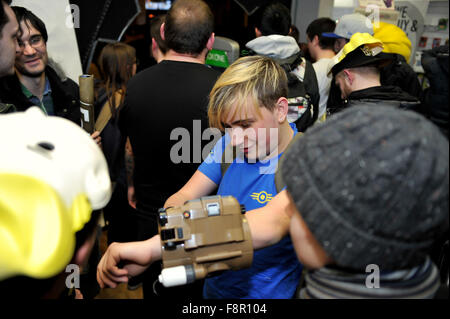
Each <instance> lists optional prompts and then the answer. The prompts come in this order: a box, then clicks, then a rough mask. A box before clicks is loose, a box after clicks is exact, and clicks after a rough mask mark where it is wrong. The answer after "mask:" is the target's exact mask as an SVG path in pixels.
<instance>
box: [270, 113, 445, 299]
mask: <svg viewBox="0 0 450 319" xmlns="http://www.w3.org/2000/svg"><path fill="white" fill-rule="evenodd" d="M276 178H277V188H278V189H281V188H284V187H286V190H287V191H288V193H289V195H290V199H291V200H290V206H289V207H290V211H291V214H292V217H291V225H290V234H291V238H292V241H293V243H294V247H295V249H296V252H297V255H298V257H299V260H300V261H301V262H302V263H303V264H304V265H305V267H307V268H308V270H307V272H306V276H305V286H304V287H303V288H302V289H301V291H300V297H301V298H433V297H434V296H435V293H436V291H437V290H438V288H439V286H440V282H439V273H438V269H437V267H436V265H435V264H434V263H433V262H432V261H431V259H430V257H429V250H430V247H431V246H432V244H433V243H434V241H435V240H436V239H437V238H438V237H439V236H440V235H442V234H443V233H444V232H445V231H448V226H449V215H448V208H449V184H448V179H449V145H448V141H447V140H446V139H445V137H444V136H443V135H442V134H441V133H440V131H439V129H438V128H437V127H436V126H434V125H433V124H432V123H431V122H429V121H427V120H426V119H425V118H423V117H422V116H420V115H418V114H416V113H415V112H410V111H401V110H398V109H395V108H392V107H389V106H384V105H382V104H380V105H379V107H377V108H374V107H369V106H365V105H359V106H357V107H353V108H349V109H347V110H345V111H343V112H341V113H339V114H337V115H336V116H334V117H333V118H330V119H329V120H327V122H325V123H324V124H322V125H320V126H317V127H313V128H312V129H311V130H309V131H308V132H306V133H305V134H304V135H303V136H301V137H300V138H298V137H296V138H294V140H293V142H292V143H291V145H290V146H289V148H288V149H287V150H286V151H285V154H284V156H283V158H282V160H281V162H280V169H279V170H278V173H277V177H276Z"/></svg>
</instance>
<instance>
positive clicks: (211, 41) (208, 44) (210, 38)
mask: <svg viewBox="0 0 450 319" xmlns="http://www.w3.org/2000/svg"><path fill="white" fill-rule="evenodd" d="M214 36H215V35H214V32H213V33H211V36H210V37H209V39H208V42H206V48H207V49H208V51H211V50H212V48H213V46H214Z"/></svg>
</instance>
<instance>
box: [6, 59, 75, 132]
mask: <svg viewBox="0 0 450 319" xmlns="http://www.w3.org/2000/svg"><path fill="white" fill-rule="evenodd" d="M45 75H46V76H47V78H48V80H49V82H50V86H51V89H52V99H53V105H54V108H55V115H56V116H60V117H63V118H66V119H68V120H70V121H72V122H74V123H76V124H78V125H80V123H81V122H80V92H79V87H78V85H77V84H76V83H75V82H74V81H72V80H71V79H69V78H64V77H62V76H61V75H59V74H58V73H57V72H56V71H55V70H54V69H53V68H52V67H50V66H47V67H46V68H45ZM0 101H1V102H2V104H3V105H4V106H8V112H11V111H25V110H27V109H28V108H29V107H31V106H33V103H31V102H30V101H29V100H28V99H27V98H26V97H25V95H24V94H23V93H22V89H21V86H20V82H19V78H18V77H17V75H16V74H14V75H11V76H6V77H3V78H1V79H0ZM6 112H7V111H6V110H5V111H4V113H6Z"/></svg>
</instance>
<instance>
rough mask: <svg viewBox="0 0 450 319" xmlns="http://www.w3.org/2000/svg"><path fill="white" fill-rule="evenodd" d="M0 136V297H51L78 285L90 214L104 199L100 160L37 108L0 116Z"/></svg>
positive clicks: (106, 190)
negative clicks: (0, 152)
mask: <svg viewBox="0 0 450 319" xmlns="http://www.w3.org/2000/svg"><path fill="white" fill-rule="evenodd" d="M55 132H57V134H55ZM0 135H1V136H3V137H6V136H8V138H2V139H1V140H0V147H1V149H3V150H7V151H5V152H2V156H0V242H1V245H0V296H1V297H7V298H21V299H23V298H59V297H61V296H62V293H63V292H64V289H65V288H80V287H79V286H78V285H79V278H78V276H79V274H80V273H81V271H80V268H81V267H82V266H83V264H84V263H85V262H86V261H87V259H88V257H89V255H90V251H91V248H92V245H93V243H94V240H95V232H94V230H95V229H96V226H97V223H98V217H99V213H98V211H97V212H96V213H92V212H93V210H98V209H100V208H102V207H104V206H105V205H106V204H107V203H108V201H109V199H110V196H111V182H110V179H109V173H108V167H107V164H106V160H105V158H104V156H103V154H102V151H101V150H100V148H99V147H98V146H97V145H96V143H95V142H94V140H92V138H90V136H89V134H88V133H86V132H84V131H83V130H82V129H81V128H80V127H78V126H77V125H76V124H74V123H72V122H70V121H69V120H66V119H63V118H60V117H48V116H45V115H44V113H43V112H42V111H41V110H39V109H38V108H37V107H32V108H30V109H28V110H27V111H26V112H18V113H11V114H5V115H2V116H1V117H0ZM72 291H73V289H72Z"/></svg>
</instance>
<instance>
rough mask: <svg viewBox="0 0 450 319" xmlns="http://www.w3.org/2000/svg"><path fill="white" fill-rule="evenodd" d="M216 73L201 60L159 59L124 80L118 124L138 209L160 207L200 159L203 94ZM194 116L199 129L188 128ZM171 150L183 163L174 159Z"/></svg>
mask: <svg viewBox="0 0 450 319" xmlns="http://www.w3.org/2000/svg"><path fill="white" fill-rule="evenodd" d="M219 75H220V73H219V72H217V71H215V70H213V69H211V68H209V67H207V66H205V65H203V64H198V63H189V62H178V61H167V60H165V61H162V62H161V63H159V64H157V65H155V66H152V67H150V68H148V69H146V70H144V71H142V72H140V73H138V74H137V75H136V76H135V77H133V78H132V79H131V80H130V82H129V84H128V88H127V94H126V97H125V102H124V107H123V109H122V111H121V113H120V120H119V126H120V129H121V131H122V134H123V135H124V136H128V137H129V138H130V141H131V146H132V148H133V153H134V160H135V174H134V185H135V192H136V198H137V202H138V207H139V208H141V209H143V210H149V211H153V212H154V210H155V209H157V208H158V207H162V205H163V204H164V202H165V200H166V199H167V198H168V197H169V196H170V195H172V194H173V193H175V192H176V191H178V190H179V189H180V188H181V187H182V186H183V185H184V184H185V183H186V182H187V181H188V180H189V178H190V177H191V176H192V174H193V173H194V172H195V170H196V169H197V167H198V165H199V164H200V163H201V161H202V156H201V155H200V156H199V154H198V152H199V151H200V152H201V150H202V149H203V146H204V145H206V144H207V143H208V142H209V141H210V140H205V141H202V140H201V134H202V132H203V130H205V129H206V128H208V120H207V106H208V96H209V93H210V91H211V89H212V87H213V85H214V83H215V81H216V80H217V78H218V76H219ZM195 120H197V121H200V123H201V129H200V130H199V129H197V128H196V130H195V132H194V121H195ZM194 133H195V136H194ZM171 134H172V139H171ZM180 134H182V135H180ZM182 140H183V142H181V141H182ZM211 140H212V138H211ZM181 143H182V144H181ZM171 150H172V155H175V157H177V158H178V159H180V157H181V155H183V157H184V159H186V158H187V159H188V163H174V162H173V161H172V159H171ZM181 150H183V151H181ZM194 152H195V154H193V153H194ZM188 153H189V154H188ZM172 157H173V156H172ZM194 160H196V161H195V162H194ZM155 213H156V212H155Z"/></svg>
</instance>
